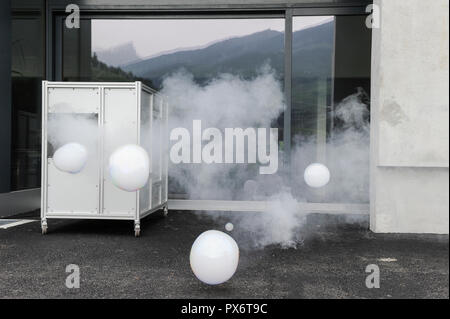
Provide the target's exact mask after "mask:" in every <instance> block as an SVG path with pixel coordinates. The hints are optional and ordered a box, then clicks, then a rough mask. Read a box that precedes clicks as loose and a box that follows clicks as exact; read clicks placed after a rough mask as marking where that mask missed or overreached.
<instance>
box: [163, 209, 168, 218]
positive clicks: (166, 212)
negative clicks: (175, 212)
mask: <svg viewBox="0 0 450 319" xmlns="http://www.w3.org/2000/svg"><path fill="white" fill-rule="evenodd" d="M163 215H164V217H166V216H167V215H169V208H168V207H167V206H164V208H163Z"/></svg>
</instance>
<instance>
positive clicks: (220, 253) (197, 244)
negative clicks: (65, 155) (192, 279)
mask: <svg viewBox="0 0 450 319" xmlns="http://www.w3.org/2000/svg"><path fill="white" fill-rule="evenodd" d="M190 262H191V268H192V271H193V272H194V274H195V276H196V277H197V278H198V279H199V280H201V281H202V282H204V283H206V284H208V285H218V284H221V283H224V282H225V281H227V280H228V279H230V278H231V277H232V276H233V275H234V273H235V272H236V268H237V265H238V262H239V247H238V245H237V244H236V242H235V241H234V239H233V238H231V237H230V236H229V235H227V234H225V233H223V232H221V231H218V230H208V231H205V232H204V233H202V234H200V236H198V237H197V239H196V240H195V241H194V244H193V245H192V248H191V254H190Z"/></svg>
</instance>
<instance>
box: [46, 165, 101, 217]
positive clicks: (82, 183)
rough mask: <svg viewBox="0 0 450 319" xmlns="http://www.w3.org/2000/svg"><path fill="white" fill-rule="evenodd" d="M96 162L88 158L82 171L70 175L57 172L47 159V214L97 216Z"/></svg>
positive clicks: (97, 168) (97, 179) (97, 167)
mask: <svg viewBox="0 0 450 319" xmlns="http://www.w3.org/2000/svg"><path fill="white" fill-rule="evenodd" d="M98 171H99V165H98V161H97V160H96V159H93V158H89V160H88V161H87V163H86V166H85V167H84V168H83V170H82V171H81V172H79V173H77V174H70V173H66V172H62V171H60V170H58V169H57V168H56V167H55V166H54V164H53V159H52V158H49V159H48V173H47V174H48V175H47V183H48V184H47V212H48V213H49V214H51V213H67V214H68V213H77V214H97V213H98V204H99V192H98V184H99V183H98V182H99V178H98Z"/></svg>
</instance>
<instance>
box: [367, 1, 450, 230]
mask: <svg viewBox="0 0 450 319" xmlns="http://www.w3.org/2000/svg"><path fill="white" fill-rule="evenodd" d="M374 4H376V5H378V6H379V8H380V9H381V27H380V28H379V29H373V33H372V34H373V39H372V40H373V42H372V103H371V106H372V110H371V113H372V114H371V116H372V117H371V121H372V122H371V123H372V125H371V126H372V131H371V143H372V144H371V229H372V230H373V231H375V232H405V233H445V234H448V233H449V211H448V210H449V195H448V191H449V89H448V86H449V53H448V52H449V13H448V12H449V1H448V0H433V1H423V0H408V1H404V0H375V1H374Z"/></svg>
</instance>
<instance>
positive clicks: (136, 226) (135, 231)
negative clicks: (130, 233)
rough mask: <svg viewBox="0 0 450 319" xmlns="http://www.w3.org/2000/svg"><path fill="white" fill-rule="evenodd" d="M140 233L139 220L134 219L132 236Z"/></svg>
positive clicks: (137, 235)
mask: <svg viewBox="0 0 450 319" xmlns="http://www.w3.org/2000/svg"><path fill="white" fill-rule="evenodd" d="M140 235H141V223H140V221H139V220H136V221H134V237H139V236H140Z"/></svg>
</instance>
